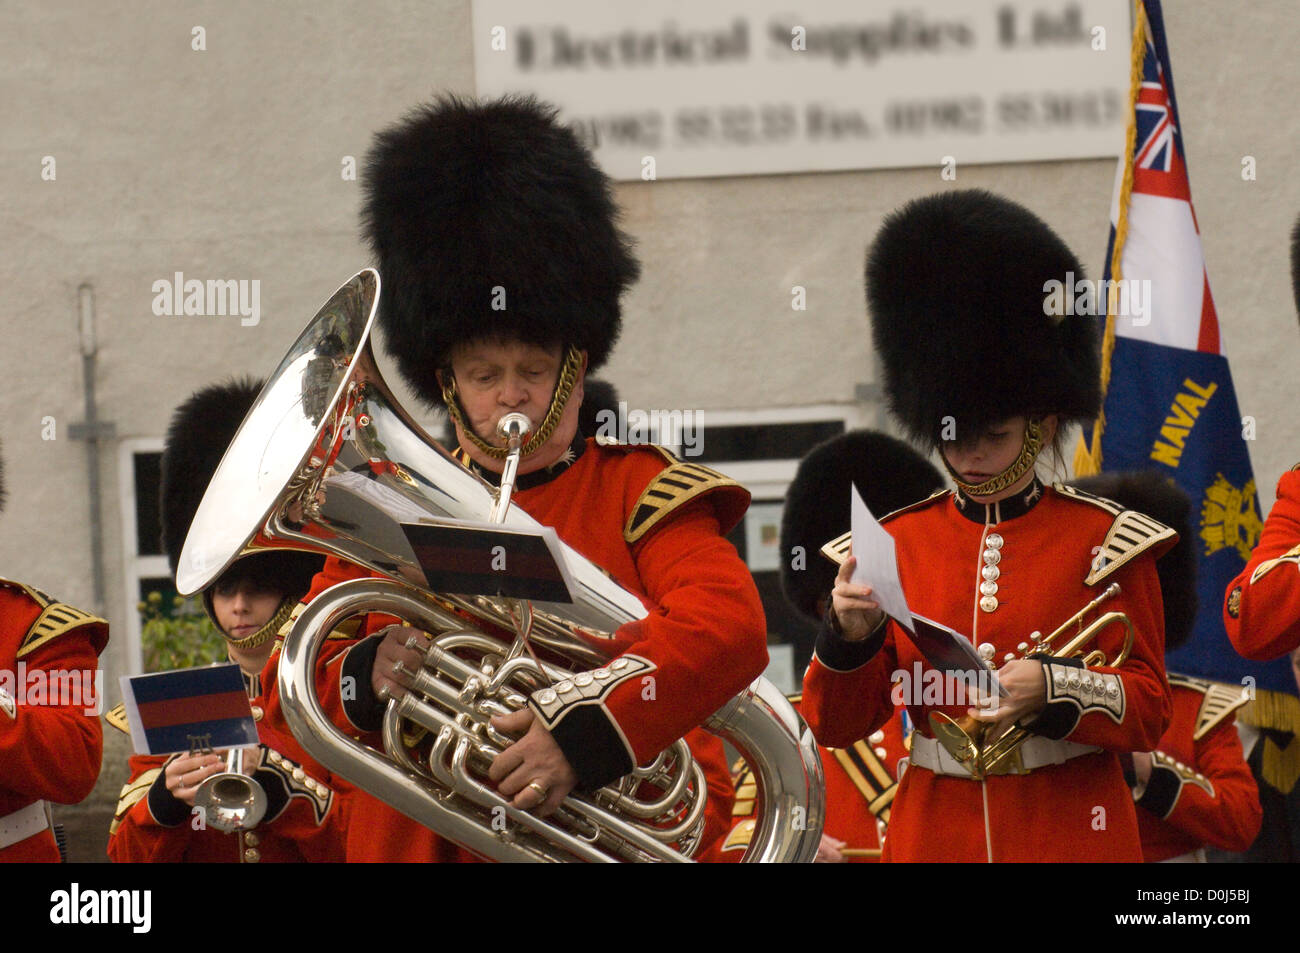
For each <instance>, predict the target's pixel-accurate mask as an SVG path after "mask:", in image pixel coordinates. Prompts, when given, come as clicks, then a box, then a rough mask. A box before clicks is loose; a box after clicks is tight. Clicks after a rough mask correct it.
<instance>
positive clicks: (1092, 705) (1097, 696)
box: [803, 482, 1175, 862]
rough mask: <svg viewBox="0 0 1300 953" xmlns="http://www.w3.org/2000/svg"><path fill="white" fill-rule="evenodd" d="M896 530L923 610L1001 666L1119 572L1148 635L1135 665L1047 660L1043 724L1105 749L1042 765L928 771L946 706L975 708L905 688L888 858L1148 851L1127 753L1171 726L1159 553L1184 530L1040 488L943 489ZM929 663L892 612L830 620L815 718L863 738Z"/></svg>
mask: <svg viewBox="0 0 1300 953" xmlns="http://www.w3.org/2000/svg"><path fill="white" fill-rule="evenodd" d="M884 526H885V529H886V530H887V531H888V532H889V533H890V534H891V535H892V536H893V537H894V539H895V541H896V545H897V551H898V563H899V574H900V577H901V580H902V583H903V588H904V590H905V591H906V593H907V597H908V600H909V604H910V607H911V609H912V611H913V613H916V614H919V615H922V616H925V617H926V618H929V619H932V620H934V621H936V622H938V623H940V624H942V625H946V626H949V627H950V628H952V629H954V630H956V631H958V632H961V633H962V634H964V635H966V636H967V637H968V638H970V639H971V641H972V642H973V643H974V644H976V645H979V644H981V643H990V644H991V645H992V646H993V647H994V650H995V651H994V656H993V658H994V659H995V661H996V664H998V665H1001V664H1002V661H1003V659H1004V656H1005V655H1006V653H1009V652H1016V651H1017V645H1018V644H1019V643H1021V642H1022V641H1024V640H1026V638H1027V636H1028V635H1029V634H1030V633H1031V632H1032V631H1035V630H1037V631H1041V632H1043V633H1049V632H1051V631H1052V630H1053V629H1055V628H1057V627H1058V626H1059V625H1060V624H1061V623H1063V622H1064V621H1065V620H1066V619H1068V618H1069V617H1070V616H1071V615H1073V614H1074V613H1076V612H1077V611H1078V610H1079V609H1081V608H1082V607H1083V606H1084V605H1086V604H1087V603H1088V602H1089V601H1091V600H1092V599H1093V598H1095V597H1096V596H1097V595H1098V594H1099V592H1100V591H1101V590H1102V589H1104V588H1105V587H1106V586H1108V585H1109V584H1110V583H1111V582H1119V583H1120V585H1121V587H1122V592H1121V594H1120V595H1119V596H1117V597H1115V598H1113V599H1112V600H1110V602H1108V603H1106V604H1105V605H1104V606H1103V609H1116V610H1120V611H1122V612H1125V613H1126V614H1127V615H1128V616H1129V618H1130V620H1131V621H1132V623H1133V626H1134V628H1135V631H1136V637H1135V640H1134V644H1133V648H1132V652H1131V655H1130V658H1129V659H1128V661H1127V662H1125V664H1124V665H1123V666H1122V667H1120V668H1117V669H1113V668H1107V667H1094V668H1091V669H1089V670H1088V671H1087V672H1086V673H1085V672H1082V671H1081V670H1080V669H1078V668H1073V667H1071V666H1068V665H1066V664H1064V663H1060V662H1050V663H1048V664H1046V665H1045V669H1046V670H1047V671H1046V672H1045V677H1046V689H1047V692H1048V704H1047V707H1046V708H1045V709H1044V711H1043V712H1042V714H1041V715H1040V716H1039V717H1038V718H1037V719H1036V721H1035V722H1034V726H1035V728H1036V729H1037V731H1038V733H1039V734H1041V735H1044V736H1046V737H1050V738H1057V739H1064V740H1066V741H1069V742H1074V743H1076V744H1079V745H1087V746H1096V747H1099V748H1101V749H1103V750H1100V751H1097V752H1093V753H1089V754H1082V755H1079V756H1076V757H1072V758H1070V759H1069V760H1066V761H1064V762H1063V763H1060V764H1048V765H1044V766H1042V767H1040V768H1037V769H1035V770H1033V771H1032V772H1031V773H1029V774H1024V775H1014V774H1002V775H994V776H990V777H987V778H985V779H983V780H978V781H977V780H973V779H971V778H970V777H957V776H951V775H946V774H939V773H936V772H934V771H932V770H929V769H927V768H924V767H921V766H919V765H918V763H917V758H916V753H917V752H916V749H917V745H918V743H921V742H919V739H918V736H926V737H930V736H932V731H931V728H930V724H929V715H930V713H931V711H933V710H941V711H944V712H945V713H947V714H949V715H951V716H952V717H959V716H961V715H964V714H965V712H966V708H967V707H968V706H967V705H966V704H958V705H941V704H931V703H930V702H931V701H932V700H934V699H928V698H926V697H925V696H924V695H922V694H921V688H919V687H917V686H916V685H913V687H912V689H911V691H910V692H904V695H905V697H904V702H905V703H906V704H907V705H908V708H909V712H910V714H911V717H912V721H913V723H914V724H915V726H916V734H914V735H913V742H912V759H911V766H910V767H909V768H908V770H907V771H906V772H905V773H904V775H903V778H902V780H901V781H900V782H899V789H898V794H897V796H896V797H895V799H894V807H893V810H892V812H891V815H890V824H889V837H888V838H887V840H886V842H885V853H884V859H885V860H887V861H888V860H896V861H976V862H983V861H1102V860H1118V861H1139V860H1141V859H1142V853H1141V847H1140V844H1139V840H1138V830H1137V817H1136V814H1135V811H1134V807H1133V798H1132V794H1131V792H1130V790H1129V787H1128V784H1127V783H1126V782H1125V780H1124V775H1123V772H1122V770H1121V767H1120V762H1119V758H1118V756H1117V754H1116V753H1117V752H1124V753H1127V752H1130V751H1138V750H1150V749H1152V748H1154V747H1155V746H1156V744H1157V742H1158V741H1159V739H1160V737H1161V735H1162V734H1163V733H1164V730H1165V728H1166V726H1167V725H1168V722H1169V716H1170V706H1171V703H1170V699H1169V689H1168V686H1167V684H1166V682H1165V676H1164V664H1163V656H1164V652H1163V637H1162V633H1163V631H1164V620H1163V613H1162V609H1161V599H1160V590H1159V583H1158V580H1157V577H1156V571H1155V557H1156V556H1157V555H1158V554H1159V553H1161V552H1163V551H1164V549H1166V548H1167V547H1168V546H1169V545H1171V544H1172V539H1173V538H1174V535H1175V534H1174V533H1173V531H1172V530H1169V529H1168V528H1167V527H1164V526H1162V525H1161V524H1159V523H1156V522H1155V521H1154V520H1151V519H1150V518H1148V517H1144V516H1141V515H1140V514H1136V513H1130V512H1127V511H1122V510H1121V508H1120V507H1119V506H1118V505H1117V504H1114V503H1112V502H1110V501H1108V500H1101V499H1100V498H1097V497H1092V496H1089V495H1088V494H1084V493H1081V492H1080V491H1077V490H1074V489H1073V488H1070V487H1062V486H1059V485H1058V486H1056V487H1043V486H1042V485H1041V484H1039V483H1037V482H1035V483H1033V484H1031V486H1030V487H1029V488H1028V489H1027V490H1026V491H1025V492H1024V493H1022V494H1019V495H1017V496H1015V497H1012V498H1010V499H1008V500H1005V501H1002V502H1000V503H998V504H993V505H988V506H985V505H983V504H979V503H976V502H974V501H972V500H970V499H967V498H965V497H961V496H956V495H954V494H953V493H952V492H944V493H940V494H936V495H935V496H933V497H931V498H930V499H929V500H926V501H923V502H921V503H918V504H916V505H914V506H911V507H907V508H905V509H903V510H900V511H898V512H897V513H895V514H892V515H891V516H890V517H887V518H886V520H885V521H884ZM1122 637H1123V633H1122V630H1121V627H1119V626H1110V627H1108V628H1107V629H1105V630H1104V631H1103V632H1102V633H1101V635H1100V637H1099V638H1098V639H1097V640H1096V647H1098V648H1101V649H1103V650H1104V651H1105V652H1106V657H1107V658H1108V659H1110V658H1114V657H1115V654H1116V651H1117V650H1118V648H1119V647H1120V644H1121V642H1122ZM1017 654H1018V653H1017ZM926 669H928V665H927V664H926V663H925V661H924V659H923V657H922V656H921V654H920V653H919V652H918V651H917V649H916V648H915V646H914V645H913V644H912V643H911V641H909V640H908V639H907V638H906V636H905V635H904V634H903V631H902V630H901V628H900V627H899V626H898V625H897V624H896V623H894V622H893V621H890V622H889V623H888V625H887V626H885V627H883V628H882V630H881V631H880V632H879V633H878V634H874V635H872V636H871V637H869V638H868V639H866V640H865V641H864V642H860V643H850V642H847V641H845V640H843V639H841V638H839V637H838V636H837V635H835V634H833V633H832V632H831V631H830V630H829V629H825V630H824V631H823V633H822V636H821V638H820V639H819V641H818V646H817V650H816V654H815V655H814V657H813V661H812V664H811V665H810V667H809V669H808V673H807V675H806V677H805V679H804V704H803V711H804V716H805V717H806V718H807V719H808V723H809V725H811V727H812V729H813V731H814V733H815V734H816V735H817V738H818V740H819V741H821V742H822V743H823V744H826V745H830V746H832V747H844V746H847V745H851V744H853V743H854V742H855V741H857V740H858V739H859V738H862V737H864V736H866V735H867V734H869V733H870V732H871V731H873V730H875V729H876V728H878V727H879V726H880V725H882V724H884V722H885V721H886V720H887V719H888V718H889V715H890V713H891V712H892V711H893V707H894V702H893V699H892V697H891V695H892V692H893V688H892V684H891V682H892V679H893V678H894V677H895V673H901V675H902V676H903V677H904V678H905V679H906V680H910V681H911V682H912V683H915V682H917V681H920V682H921V683H922V685H924V684H925V681H924V678H923V676H924V671H925V670H926ZM1072 675H1073V676H1075V677H1074V679H1073V680H1072V679H1071V676H1072ZM918 676H921V677H920V678H918ZM900 684H902V685H903V686H904V687H906V685H907V684H908V683H907V682H906V681H904V682H901V683H900ZM1086 686H1092V687H1093V689H1094V691H1092V692H1090V691H1086V690H1085V688H1086ZM938 700H939V701H946V699H938ZM939 818H942V823H940V822H938V821H937V819H939Z"/></svg>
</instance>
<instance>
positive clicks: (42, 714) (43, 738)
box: [0, 580, 108, 863]
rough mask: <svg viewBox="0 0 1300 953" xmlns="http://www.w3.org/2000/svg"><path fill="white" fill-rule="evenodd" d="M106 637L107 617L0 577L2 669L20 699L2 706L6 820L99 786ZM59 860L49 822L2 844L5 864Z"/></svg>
mask: <svg viewBox="0 0 1300 953" xmlns="http://www.w3.org/2000/svg"><path fill="white" fill-rule="evenodd" d="M107 642H108V623H107V622H105V621H104V620H103V619H99V618H96V617H95V616H91V615H88V614H86V613H84V612H81V611H80V610H78V609H73V608H71V607H70V606H63V605H60V604H58V603H56V602H54V601H53V600H51V599H50V598H49V597H47V596H44V595H43V594H42V593H40V592H39V591H38V590H35V589H30V588H28V587H26V586H23V585H21V584H19V583H11V582H8V581H6V580H0V671H3V672H5V673H6V674H7V676H8V677H9V679H12V681H11V682H9V683H8V684H6V683H3V682H0V688H4V689H6V691H7V692H8V695H9V699H11V700H12V701H13V702H14V704H13V712H12V714H10V712H9V711H8V708H9V700H6V703H5V705H4V706H3V707H2V708H0V818H4V817H8V816H9V815H11V814H13V813H14V812H16V811H19V810H22V809H23V808H26V807H27V806H28V805H31V804H33V803H35V802H36V801H39V800H46V801H54V802H56V803H58V804H76V803H77V802H78V801H81V800H83V799H84V798H85V797H86V796H87V795H89V794H90V791H91V789H92V788H93V787H94V786H95V781H96V779H98V777H99V763H100V758H101V757H102V755H103V743H104V739H103V735H102V734H101V732H100V727H99V720H98V718H96V717H95V714H94V712H93V709H94V708H95V706H96V704H97V703H98V702H99V701H100V699H98V698H97V697H96V692H97V689H98V687H97V686H96V685H95V681H94V677H95V672H96V669H97V667H98V664H99V662H98V655H99V653H100V652H101V651H103V648H104V645H105V644H106V643H107ZM20 662H21V663H22V668H21V669H20V668H19V663H20ZM20 673H21V674H22V675H25V678H20ZM64 673H66V674H64ZM72 679H75V680H76V687H75V689H74V687H73V685H72V682H71V680H72ZM20 682H22V685H21V686H20V684H19V683H20ZM60 685H61V686H63V689H64V691H63V692H59V691H56V690H55V689H56V686H60ZM38 686H39V689H38ZM87 688H90V689H91V690H90V692H89V695H87V692H86V689H87ZM47 689H48V690H47ZM38 690H40V691H41V692H42V693H43V694H44V697H42V698H40V699H39V700H37V699H36V698H35V697H34V696H35V694H36V692H37V691H38ZM88 711H89V712H90V713H87V712H88ZM58 860H59V849H58V846H57V844H56V843H55V841H54V833H53V831H52V830H50V828H49V826H48V825H46V827H45V829H44V830H43V831H41V832H40V833H38V834H33V835H32V836H30V837H27V838H25V839H24V840H20V841H18V842H17V843H15V844H11V845H10V846H9V847H6V848H4V849H0V862H6V863H8V862H31V861H48V862H53V863H57V862H58Z"/></svg>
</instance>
